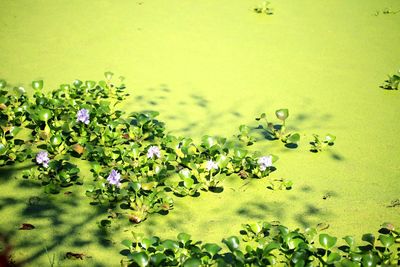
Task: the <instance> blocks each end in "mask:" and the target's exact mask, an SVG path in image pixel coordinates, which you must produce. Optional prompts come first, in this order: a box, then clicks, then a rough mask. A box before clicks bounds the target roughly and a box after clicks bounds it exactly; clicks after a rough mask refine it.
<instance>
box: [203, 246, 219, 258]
mask: <svg viewBox="0 0 400 267" xmlns="http://www.w3.org/2000/svg"><path fill="white" fill-rule="evenodd" d="M203 248H204V249H205V250H206V251H207V252H208V253H210V255H211V257H214V256H215V255H216V254H218V252H220V251H221V249H222V248H221V247H220V246H218V245H217V244H215V243H206V244H204V246H203Z"/></svg>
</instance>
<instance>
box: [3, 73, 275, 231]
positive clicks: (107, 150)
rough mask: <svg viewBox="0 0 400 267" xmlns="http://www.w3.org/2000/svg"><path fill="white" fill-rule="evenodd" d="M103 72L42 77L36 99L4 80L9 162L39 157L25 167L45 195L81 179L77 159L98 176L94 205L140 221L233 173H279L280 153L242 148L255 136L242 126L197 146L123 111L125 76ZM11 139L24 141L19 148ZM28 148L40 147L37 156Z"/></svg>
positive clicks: (153, 116) (147, 117) (151, 117)
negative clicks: (230, 135) (64, 78)
mask: <svg viewBox="0 0 400 267" xmlns="http://www.w3.org/2000/svg"><path fill="white" fill-rule="evenodd" d="M104 76H105V80H104V81H99V82H94V81H90V80H88V81H81V80H75V81H74V82H73V83H72V84H61V85H60V86H59V88H57V89H55V90H52V91H49V92H48V93H44V91H43V88H44V82H43V81H41V80H40V81H34V82H32V88H33V90H34V94H33V98H32V99H31V98H29V97H28V96H27V95H26V92H25V91H24V90H22V89H16V91H15V92H14V93H15V95H14V94H12V95H11V94H10V92H9V91H8V90H4V89H5V88H6V86H7V84H6V82H3V81H2V82H0V87H1V88H0V89H1V93H2V98H0V100H1V101H0V102H1V103H0V104H2V105H1V106H0V108H1V109H2V110H5V111H7V112H3V113H2V114H1V121H2V126H3V127H2V129H3V132H2V144H4V145H3V146H2V147H0V149H3V150H2V151H1V152H2V154H0V156H1V157H2V158H4V161H3V163H5V162H6V160H7V162H8V163H9V164H12V163H14V162H15V161H17V160H24V159H26V158H29V157H35V162H36V163H37V164H38V167H36V168H33V169H31V170H28V171H26V172H24V177H25V178H30V179H32V180H36V181H37V180H39V181H40V183H41V184H42V185H44V186H45V191H46V192H49V193H57V192H60V191H61V190H63V188H65V187H68V186H71V185H74V184H81V183H82V179H81V178H80V177H79V168H78V167H77V166H75V165H74V164H72V163H70V162H69V161H70V157H77V158H80V159H81V160H85V161H90V162H91V164H92V169H91V171H92V175H93V177H92V178H93V179H86V183H87V190H86V195H87V196H88V197H90V198H92V203H93V204H98V205H103V206H105V207H107V208H108V209H111V210H115V209H121V207H123V208H124V214H125V215H126V216H125V217H127V218H128V219H129V220H130V221H131V222H134V223H139V222H142V221H144V220H145V219H146V218H147V216H149V215H150V214H152V213H156V212H164V213H165V212H168V211H169V210H171V209H172V207H173V201H172V194H176V195H179V196H186V195H198V194H200V192H205V191H217V192H218V191H221V189H222V186H223V185H222V181H223V179H224V178H225V177H226V176H229V175H237V176H239V177H240V178H242V179H248V178H252V177H254V178H264V177H267V176H268V175H269V174H270V173H271V172H272V171H273V170H274V168H273V167H272V162H273V161H275V160H276V159H277V158H273V157H270V156H267V157H265V158H261V159H260V157H259V155H258V154H257V153H253V152H250V151H248V150H246V149H244V148H241V147H242V146H243V142H245V145H249V144H250V143H252V142H254V141H255V140H254V139H253V138H251V137H249V128H248V127H246V126H241V127H240V131H241V136H240V137H239V138H238V139H239V140H238V139H234V140H228V139H227V138H221V137H212V136H204V137H203V138H202V140H201V142H200V143H195V142H193V140H192V139H190V138H187V137H184V138H178V137H175V136H172V135H169V134H166V133H165V125H164V123H163V122H160V121H159V120H158V119H157V116H158V115H159V114H158V113H157V112H152V111H147V112H134V113H132V114H129V115H128V116H126V115H125V114H124V112H123V111H121V110H119V109H118V108H117V107H118V104H120V103H121V101H122V100H123V99H124V98H125V97H126V96H127V94H126V93H125V92H124V90H125V85H124V84H123V79H119V81H118V80H117V82H114V80H113V76H114V75H113V74H112V73H110V72H106V73H105V74H104ZM9 109H11V110H12V112H8V111H9ZM71 118H73V119H71ZM16 125H18V126H16ZM19 129H21V130H25V131H26V133H27V134H26V136H27V138H26V139H25V140H21V141H18V139H16V138H15V136H16V134H17V132H18V130H19ZM240 139H241V140H240ZM10 144H14V147H15V148H16V147H17V146H20V148H18V149H17V150H15V151H17V153H16V152H15V151H14V150H10V149H12V148H11V145H10ZM5 146H7V147H6V148H5V149H6V150H5V149H4V147H5ZM28 146H29V147H30V146H31V147H32V148H34V149H35V150H38V151H39V152H38V153H37V154H32V152H30V148H29V149H28ZM4 150H5V151H6V152H4ZM50 158H51V159H52V160H50ZM0 163H1V162H0ZM122 177H123V178H122Z"/></svg>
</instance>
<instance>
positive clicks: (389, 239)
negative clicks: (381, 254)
mask: <svg viewBox="0 0 400 267" xmlns="http://www.w3.org/2000/svg"><path fill="white" fill-rule="evenodd" d="M379 241H381V243H382V245H383V246H384V247H386V248H388V247H390V246H392V245H393V244H394V242H395V238H394V236H392V235H380V236H379Z"/></svg>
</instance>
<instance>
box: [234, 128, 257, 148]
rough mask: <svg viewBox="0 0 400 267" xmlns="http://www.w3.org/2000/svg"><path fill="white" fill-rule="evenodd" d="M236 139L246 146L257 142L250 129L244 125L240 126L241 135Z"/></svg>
mask: <svg viewBox="0 0 400 267" xmlns="http://www.w3.org/2000/svg"><path fill="white" fill-rule="evenodd" d="M236 137H237V139H238V140H239V141H240V142H242V143H243V144H244V145H246V146H250V145H252V144H254V143H255V142H256V138H255V137H254V136H251V135H250V127H249V126H246V125H243V124H242V125H240V126H239V134H238V135H237V136H236Z"/></svg>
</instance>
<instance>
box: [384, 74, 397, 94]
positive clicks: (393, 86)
mask: <svg viewBox="0 0 400 267" xmlns="http://www.w3.org/2000/svg"><path fill="white" fill-rule="evenodd" d="M399 85H400V70H399V71H398V73H397V74H393V75H389V76H388V79H387V80H386V81H385V84H384V85H383V86H382V88H383V89H386V90H399Z"/></svg>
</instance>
